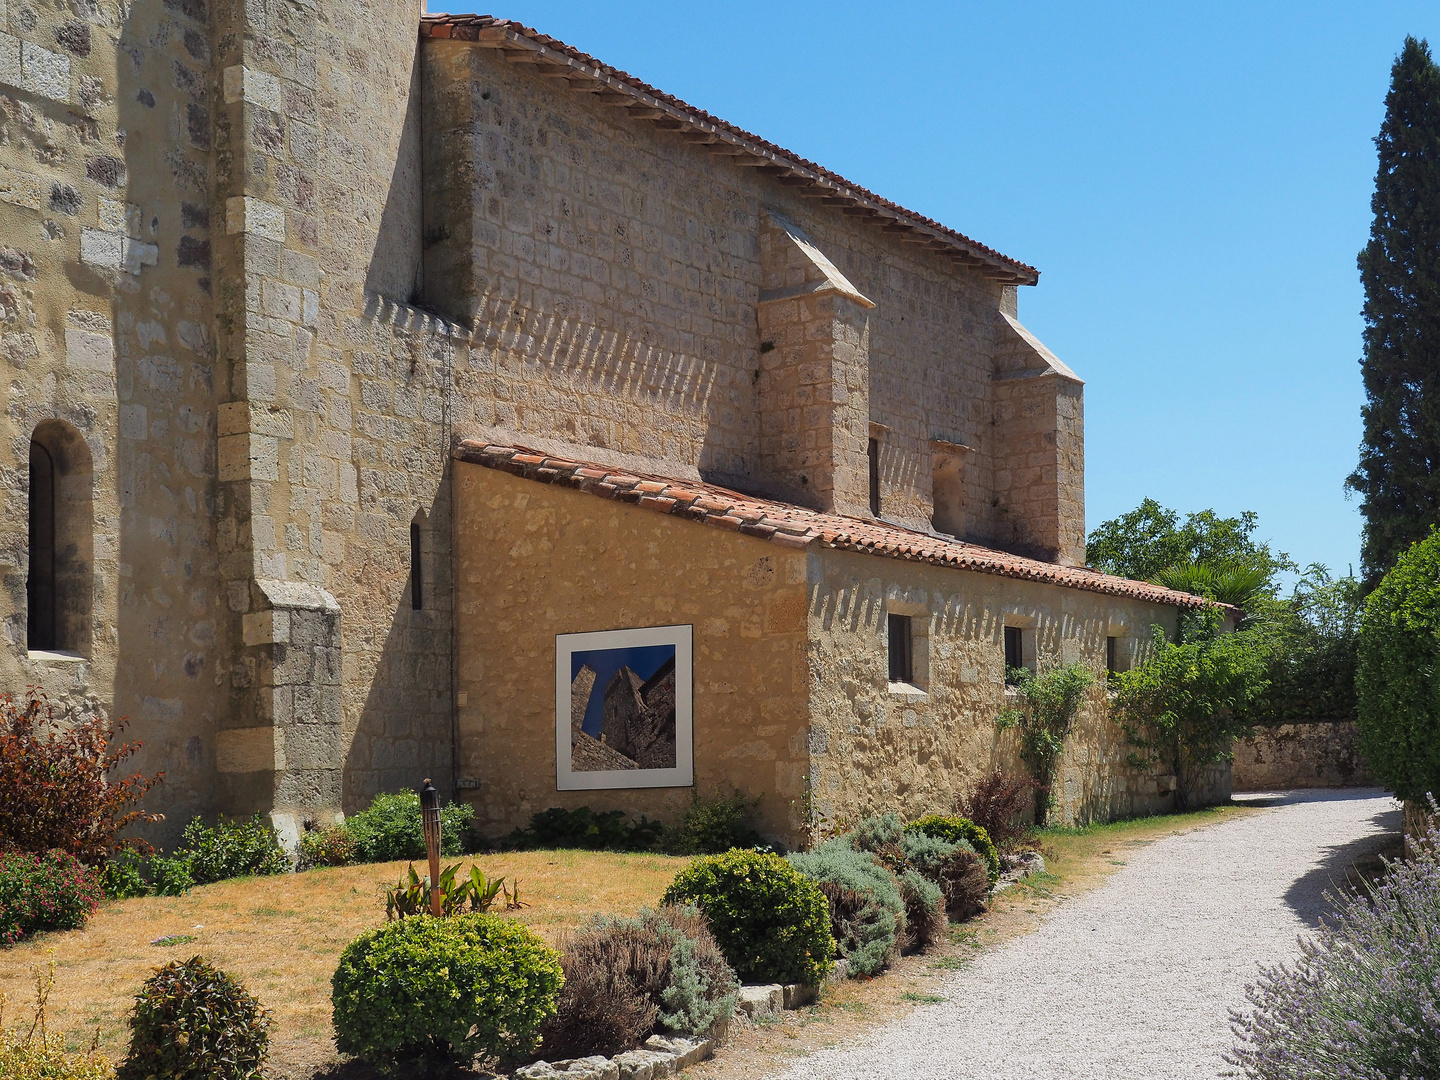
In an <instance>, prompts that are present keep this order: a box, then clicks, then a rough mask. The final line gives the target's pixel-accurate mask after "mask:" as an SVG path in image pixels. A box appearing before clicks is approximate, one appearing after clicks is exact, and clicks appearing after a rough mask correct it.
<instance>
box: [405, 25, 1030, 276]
mask: <svg viewBox="0 0 1440 1080" xmlns="http://www.w3.org/2000/svg"><path fill="white" fill-rule="evenodd" d="M420 36H421V37H422V38H426V37H428V38H437V39H450V40H455V41H472V42H475V43H476V44H477V45H481V46H485V47H488V48H493V49H497V50H499V51H500V52H501V53H503V55H504V56H505V59H506V60H507V61H512V62H515V63H517V64H519V63H525V64H531V65H533V66H534V67H535V69H536V70H537V71H538V72H539V73H540V74H541V75H544V76H546V77H550V78H554V79H555V80H556V81H557V85H559V84H561V83H562V82H563V83H568V85H569V87H570V88H571V89H572V90H579V91H582V92H586V93H591V94H594V95H595V96H596V98H597V99H598V100H599V101H601V102H604V103H605V104H609V105H614V106H616V107H618V108H621V109H624V110H626V111H627V112H629V114H630V116H632V117H633V118H635V119H639V120H649V121H651V122H653V123H654V124H655V125H656V126H657V127H660V128H664V129H667V130H671V131H677V132H680V133H681V134H682V137H684V138H685V139H687V140H688V141H691V142H695V143H697V144H699V145H702V146H705V147H707V148H708V149H710V150H711V151H712V152H714V153H716V154H722V155H724V156H726V157H729V158H730V159H731V160H732V161H734V162H735V163H736V164H737V165H743V166H750V167H753V168H755V169H757V171H759V172H762V173H768V174H770V175H773V176H775V177H776V178H777V179H778V181H779V182H780V183H781V184H783V185H786V186H793V187H796V188H797V189H799V191H800V193H801V194H805V195H813V196H814V197H816V198H818V199H819V201H820V202H821V203H822V204H823V205H827V206H837V207H839V208H840V209H841V212H842V213H844V214H849V215H854V216H858V217H862V218H868V219H871V220H874V221H876V222H877V223H878V224H879V225H880V226H881V228H883V229H884V231H886V232H891V233H896V234H898V235H900V237H901V239H903V240H907V241H912V242H914V243H917V244H922V245H924V246H925V247H926V248H928V249H930V250H933V251H937V252H939V253H941V254H944V255H947V256H949V257H950V258H951V259H953V260H954V261H955V262H957V263H959V264H960V265H962V266H967V267H971V268H973V269H976V270H978V271H979V272H980V273H982V274H984V275H985V276H987V277H991V278H994V279H996V280H997V281H1002V282H1005V283H1006V284H1010V285H1034V284H1035V283H1036V282H1037V281H1039V280H1040V271H1038V270H1036V269H1035V268H1034V267H1033V266H1027V265H1026V264H1025V263H1022V262H1020V261H1018V260H1016V259H1012V258H1010V257H1009V256H1008V255H1002V254H1001V253H1000V252H998V251H996V250H995V249H994V248H990V247H986V246H985V245H984V244H981V243H979V242H978V241H975V240H972V239H970V238H969V237H968V236H965V235H964V234H962V233H958V232H956V231H955V230H954V229H951V228H947V227H946V226H944V225H942V224H940V222H938V221H935V220H934V219H932V218H927V217H925V216H924V215H922V214H917V213H916V212H915V211H913V210H907V209H906V208H905V207H903V206H900V205H899V204H898V203H893V202H891V201H890V200H889V199H885V198H882V197H881V196H879V195H876V194H875V193H874V192H872V191H868V190H866V189H865V188H863V187H861V186H860V185H859V184H854V183H851V182H850V181H849V180H846V179H845V178H844V177H843V176H840V175H838V174H837V173H833V172H831V171H830V170H829V169H826V168H824V167H822V166H820V165H817V164H816V163H815V162H813V161H809V160H807V159H805V158H802V157H800V156H799V155H798V154H793V153H791V152H790V151H789V150H786V149H784V148H783V147H780V146H776V145H775V144H774V143H772V142H768V141H766V140H765V139H762V138H760V137H759V136H758V135H754V134H752V133H750V132H748V131H746V130H744V129H743V128H739V127H736V126H735V125H734V124H730V123H727V122H726V121H724V120H721V119H720V118H719V117H718V116H713V115H711V114H710V113H708V112H705V111H704V110H703V109H697V108H696V107H695V106H693V105H690V104H688V103H687V102H684V101H681V100H680V99H679V98H677V97H674V96H673V95H670V94H667V93H665V92H664V91H663V90H657V89H656V88H655V87H653V86H651V85H650V84H649V83H646V82H642V81H641V80H640V79H637V78H635V76H633V75H630V74H628V73H626V72H624V71H621V70H619V69H618V68H614V67H611V66H610V65H609V64H605V63H602V62H601V61H599V60H597V59H595V57H593V56H590V55H588V54H587V53H583V52H581V51H580V50H579V49H576V48H573V47H572V46H570V45H566V44H565V43H564V42H563V41H557V40H556V39H555V38H552V37H550V36H549V35H548V34H542V33H540V32H539V31H537V30H533V29H531V28H530V27H528V26H524V25H522V24H521V23H518V22H514V21H512V20H509V19H497V18H495V17H494V16H492V15H425V16H423V17H422V18H421V20H420Z"/></svg>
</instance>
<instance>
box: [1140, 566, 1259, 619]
mask: <svg viewBox="0 0 1440 1080" xmlns="http://www.w3.org/2000/svg"><path fill="white" fill-rule="evenodd" d="M1150 580H1151V581H1153V582H1154V583H1155V584H1156V585H1163V586H1165V588H1167V589H1174V590H1175V591H1177V592H1187V593H1191V594H1193V595H1195V596H1204V597H1206V598H1208V599H1210V600H1216V601H1219V602H1220V603H1222V604H1229V605H1231V606H1232V607H1237V608H1240V609H1242V610H1244V611H1249V610H1250V608H1251V607H1252V606H1253V605H1254V604H1255V601H1256V600H1257V599H1258V598H1260V597H1261V596H1267V595H1269V594H1270V592H1271V582H1270V569H1269V568H1268V567H1266V566H1263V565H1256V564H1254V563H1219V564H1212V563H1203V562H1182V563H1175V564H1174V565H1172V566H1167V567H1166V568H1165V569H1163V570H1161V571H1160V572H1159V573H1158V574H1156V575H1155V576H1154V577H1153V578H1151V579H1150Z"/></svg>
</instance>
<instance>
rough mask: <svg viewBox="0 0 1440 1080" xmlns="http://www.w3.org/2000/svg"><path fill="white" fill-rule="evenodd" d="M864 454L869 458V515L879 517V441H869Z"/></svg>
mask: <svg viewBox="0 0 1440 1080" xmlns="http://www.w3.org/2000/svg"><path fill="white" fill-rule="evenodd" d="M866 453H867V454H868V455H869V457H870V513H872V514H874V515H875V516H876V517H879V516H880V440H879V439H871V440H870V445H869V447H867V448H866Z"/></svg>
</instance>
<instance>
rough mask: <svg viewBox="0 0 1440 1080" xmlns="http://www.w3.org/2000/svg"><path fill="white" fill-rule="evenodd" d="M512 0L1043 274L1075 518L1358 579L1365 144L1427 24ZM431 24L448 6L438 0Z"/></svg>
mask: <svg viewBox="0 0 1440 1080" xmlns="http://www.w3.org/2000/svg"><path fill="white" fill-rule="evenodd" d="M1201 7H1202V6H1201V5H1190V6H1188V7H1187V8H1183V9H1182V8H1181V6H1180V5H1158V4H1141V3H1135V4H1080V3H1074V2H1071V3H1027V4H1006V5H997V4H990V3H986V4H978V3H947V4H938V3H937V4H922V3H913V4H892V5H873V4H864V5H862V4H856V3H843V2H841V3H828V4H825V5H815V4H799V3H784V2H780V3H769V4H763V5H762V4H757V3H750V2H743V0H742V2H730V3H725V4H709V5H699V4H675V3H673V2H671V3H629V4H626V3H603V4H597V3H594V2H593V0H590V2H587V3H579V2H573V3H572V2H553V3H542V2H527V0H511V2H510V3H507V5H506V6H505V7H504V8H496V9H491V10H490V11H488V12H487V13H488V14H494V15H499V16H503V17H507V18H513V19H518V20H520V21H521V22H524V23H527V24H528V25H531V26H534V27H537V28H538V29H540V30H542V31H543V32H545V33H548V34H551V35H553V36H555V37H557V38H560V39H561V40H563V41H567V42H569V43H570V44H572V45H575V46H576V47H578V48H581V49H584V50H585V51H587V52H590V53H593V54H594V55H596V56H598V57H600V58H601V59H602V60H605V61H607V62H609V63H611V64H614V65H615V66H617V67H620V68H623V69H625V70H627V71H630V72H631V73H632V74H635V75H638V76H640V77H641V78H643V79H645V80H647V81H648V82H651V83H653V84H655V85H656V86H659V87H661V88H663V89H665V90H667V91H669V92H671V93H673V94H675V95H677V96H679V97H681V98H684V99H685V100H687V101H689V102H691V103H692V104H695V105H698V106H700V107H702V108H705V109H708V110H709V111H711V112H713V113H716V114H718V115H720V116H723V117H724V118H725V119H727V120H729V121H731V122H733V123H736V124H739V125H741V126H742V127H745V128H748V129H750V130H752V131H755V132H757V133H759V134H761V135H763V136H765V137H766V138H768V139H770V140H772V141H774V142H777V143H779V144H780V145H781V146H784V147H786V148H788V149H790V150H793V151H795V152H797V153H800V154H802V155H804V156H806V157H809V158H812V159H814V160H816V161H819V162H820V163H822V164H824V165H826V166H827V167H829V168H831V169H834V170H835V171H837V172H839V173H841V174H843V175H844V176H846V177H848V178H849V179H851V180H854V181H855V182H857V183H860V184H863V185H864V186H866V187H869V188H871V189H872V190H875V191H878V192H879V193H881V194H883V195H885V196H887V197H889V198H892V199H894V200H895V201H897V202H899V203H902V204H903V205H905V206H908V207H910V208H912V209H914V210H918V211H921V212H922V213H925V214H927V215H929V216H932V217H935V218H938V219H939V220H941V221H943V222H945V223H946V224H948V225H950V226H952V227H953V228H956V229H959V230H960V231H962V232H964V233H966V234H967V235H969V236H972V237H974V238H975V239H977V240H980V241H982V242H983V243H986V244H989V245H990V246H992V247H995V248H998V249H999V250H1001V251H1003V252H1005V253H1006V254H1007V255H1011V256H1014V257H1016V258H1018V259H1021V260H1023V261H1025V262H1028V263H1030V264H1031V265H1034V266H1037V267H1039V268H1040V270H1041V279H1040V284H1039V286H1038V287H1036V288H1031V289H1022V290H1021V293H1020V318H1021V321H1022V322H1024V323H1025V324H1026V325H1027V326H1028V327H1029V328H1030V329H1031V330H1032V331H1033V332H1034V333H1036V334H1037V336H1039V337H1040V338H1041V340H1043V341H1044V342H1045V343H1046V344H1047V345H1049V346H1050V347H1051V348H1052V349H1053V350H1054V351H1055V352H1056V353H1057V354H1058V355H1059V356H1060V358H1061V359H1062V360H1064V361H1065V362H1066V363H1067V364H1069V365H1070V366H1071V367H1072V368H1074V369H1075V370H1076V372H1078V373H1079V374H1080V375H1081V377H1082V378H1084V379H1085V380H1086V383H1087V385H1086V421H1087V423H1086V440H1087V474H1086V502H1087V517H1088V526H1089V527H1090V528H1094V526H1095V525H1097V524H1098V523H1099V522H1100V521H1102V520H1104V519H1106V518H1109V517H1113V516H1115V515H1117V514H1119V513H1123V512H1124V511H1126V510H1128V509H1131V508H1133V507H1134V506H1135V505H1137V504H1138V503H1139V502H1140V500H1141V499H1142V498H1143V497H1145V496H1147V495H1149V496H1153V497H1154V498H1156V499H1158V500H1160V501H1161V502H1162V503H1164V504H1165V505H1167V506H1171V507H1174V508H1176V509H1179V510H1182V511H1185V510H1199V509H1205V508H1207V507H1213V508H1214V509H1215V510H1217V511H1219V512H1221V513H1225V514H1236V513H1239V512H1240V511H1241V510H1255V511H1257V512H1258V513H1259V515H1260V530H1259V532H1260V535H1261V536H1263V537H1266V538H1269V539H1270V540H1272V541H1273V542H1274V543H1275V545H1276V546H1277V547H1278V548H1280V549H1281V550H1284V551H1288V552H1289V553H1290V554H1291V556H1292V557H1294V558H1295V559H1296V560H1297V561H1298V562H1300V563H1301V564H1302V565H1303V564H1306V563H1309V562H1312V561H1313V562H1323V563H1326V564H1328V565H1329V566H1330V567H1331V568H1332V569H1336V570H1339V571H1342V572H1343V571H1344V570H1345V569H1346V568H1348V567H1349V566H1350V565H1351V564H1353V563H1355V562H1356V560H1357V553H1358V550H1359V527H1360V525H1359V520H1360V519H1359V515H1358V512H1357V509H1356V504H1355V502H1354V501H1347V499H1346V497H1345V492H1344V490H1343V486H1342V485H1343V481H1344V479H1345V476H1346V475H1347V474H1348V473H1349V472H1350V470H1351V469H1352V468H1353V467H1354V464H1355V459H1356V446H1357V444H1358V442H1359V438H1360V420H1359V409H1360V405H1361V402H1362V398H1363V395H1362V391H1361V386H1360V377H1359V369H1358V366H1357V361H1358V358H1359V356H1360V328H1361V322H1360V316H1359V311H1360V305H1361V302H1362V295H1361V290H1360V284H1359V279H1358V276H1357V272H1356V269H1355V256H1356V254H1357V252H1358V251H1359V250H1360V248H1361V247H1362V246H1363V244H1364V243H1365V240H1366V236H1367V232H1368V228H1369V222H1370V209H1369V203H1370V194H1371V190H1372V187H1373V182H1374V172H1375V150H1374V146H1373V144H1372V142H1371V140H1372V139H1373V137H1374V135H1375V133H1376V132H1377V131H1378V129H1379V126H1380V121H1381V119H1382V117H1383V114H1384V96H1385V90H1386V87H1387V85H1388V81H1389V71H1390V64H1391V62H1392V61H1393V59H1394V57H1395V54H1396V53H1397V52H1398V51H1399V50H1400V47H1401V44H1402V43H1403V41H1404V37H1405V35H1406V34H1407V33H1411V34H1414V35H1415V36H1417V37H1429V38H1431V39H1432V40H1433V41H1435V42H1436V44H1437V46H1440V4H1436V3H1435V2H1434V0H1430V2H1429V3H1405V2H1394V3H1390V2H1387V3H1384V4H1357V3H1346V4H1342V3H1306V4H1299V3H1267V4H1264V5H1257V4H1253V3H1252V4H1244V5H1240V4H1213V5H1204V6H1203V10H1202V9H1201ZM437 10H438V9H437Z"/></svg>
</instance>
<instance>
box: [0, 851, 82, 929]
mask: <svg viewBox="0 0 1440 1080" xmlns="http://www.w3.org/2000/svg"><path fill="white" fill-rule="evenodd" d="M103 896H104V891H103V890H102V889H101V887H100V872H99V871H98V870H93V869H90V868H89V867H86V866H82V865H81V863H80V861H79V860H78V859H76V858H75V857H74V856H73V855H68V854H66V853H65V852H63V851H47V852H44V853H42V854H35V853H33V852H29V851H10V852H5V853H3V854H0V945H13V944H14V943H15V942H17V941H19V940H20V939H21V938H22V937H24V936H25V935H26V934H33V933H35V932H36V931H37V930H79V929H80V928H81V927H82V926H84V925H85V920H86V919H88V918H89V917H90V914H91V912H93V911H94V910H95V909H96V907H98V906H99V904H100V900H101V899H102V897H103Z"/></svg>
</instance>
